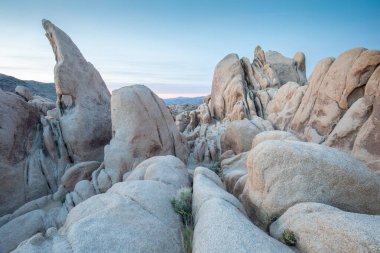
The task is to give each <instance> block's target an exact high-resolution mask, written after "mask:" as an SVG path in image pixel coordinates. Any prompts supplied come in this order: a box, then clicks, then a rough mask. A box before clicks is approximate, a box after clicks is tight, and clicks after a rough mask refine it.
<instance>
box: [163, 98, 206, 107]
mask: <svg viewBox="0 0 380 253" xmlns="http://www.w3.org/2000/svg"><path fill="white" fill-rule="evenodd" d="M203 99H204V97H194V98H187V97H177V98H166V99H164V101H165V103H166V104H167V105H174V104H176V105H183V104H193V105H200V104H202V103H203Z"/></svg>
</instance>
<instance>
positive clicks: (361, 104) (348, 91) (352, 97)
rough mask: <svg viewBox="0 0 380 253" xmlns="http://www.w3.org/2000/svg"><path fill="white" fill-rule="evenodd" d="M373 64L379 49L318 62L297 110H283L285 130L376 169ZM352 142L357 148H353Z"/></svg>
mask: <svg viewBox="0 0 380 253" xmlns="http://www.w3.org/2000/svg"><path fill="white" fill-rule="evenodd" d="M379 65H380V51H377V50H367V49H364V48H355V49H351V50H348V51H346V52H344V53H343V54H341V55H340V56H339V57H338V58H337V59H336V60H334V59H333V58H326V59H323V60H321V61H320V62H319V63H318V65H317V66H316V68H315V70H314V72H313V74H312V75H311V76H310V79H309V86H308V88H307V90H306V91H305V95H304V96H303V98H302V101H301V103H300V105H299V108H298V109H297V111H296V112H295V113H294V114H292V113H293V111H292V112H289V115H288V118H291V121H290V123H288V127H287V128H288V129H289V130H291V131H295V132H298V133H300V134H301V135H303V136H304V137H305V139H306V140H307V141H312V142H316V143H323V142H324V143H325V144H326V145H329V146H333V147H337V148H339V149H342V150H345V151H348V152H351V153H352V154H353V155H354V156H355V157H357V158H358V159H360V160H362V161H363V162H365V163H366V164H367V165H368V166H369V167H370V168H371V169H373V170H374V171H378V170H379V168H380V167H379V166H380V165H379V162H378V161H379V159H380V150H379V148H378V147H379V145H376V144H374V143H375V142H376V143H378V142H379V137H378V135H377V134H376V130H375V129H377V128H378V125H379V122H378V120H376V118H377V116H375V115H376V112H377V111H378V110H376V108H375V105H376V104H377V103H378V101H379V96H377V95H376V94H377V91H378V90H379V80H380V78H379V76H380V68H379ZM272 122H273V121H272ZM274 124H275V125H276V122H274ZM281 127H282V126H281V125H280V126H279V128H281ZM285 128H286V127H285ZM285 128H284V129H285ZM362 128H363V129H362ZM369 128H370V129H369ZM369 136H372V137H369ZM373 136H374V138H373ZM356 139H357V141H356ZM355 143H358V144H357V145H358V147H359V146H360V148H355ZM359 143H360V144H359ZM364 143H366V144H364ZM365 145H366V147H364V146H365Z"/></svg>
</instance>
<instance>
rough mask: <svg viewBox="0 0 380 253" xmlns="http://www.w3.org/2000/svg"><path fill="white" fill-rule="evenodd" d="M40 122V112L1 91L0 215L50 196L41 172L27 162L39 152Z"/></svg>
mask: <svg viewBox="0 0 380 253" xmlns="http://www.w3.org/2000/svg"><path fill="white" fill-rule="evenodd" d="M39 119H40V115H39V113H38V110H36V109H35V108H34V107H32V106H31V105H30V104H28V103H27V102H26V101H25V99H23V98H22V97H20V96H18V95H16V94H14V93H10V92H4V91H2V90H0V144H1V145H0V161H1V162H0V182H1V183H0V203H1V205H0V215H4V214H6V213H8V212H11V211H13V210H15V209H16V208H17V207H19V206H21V205H22V204H24V203H25V202H26V201H29V200H32V199H34V198H37V197H39V196H42V195H47V194H48V193H49V185H48V182H47V181H46V179H45V178H44V175H43V173H42V171H41V170H39V168H38V170H36V169H35V167H34V166H33V165H34V164H33V162H34V161H33V160H32V159H28V156H30V155H32V154H33V153H34V152H38V146H39V142H40V135H41V132H40V131H41V126H40V125H39V124H40V120H39ZM30 167H32V168H30Z"/></svg>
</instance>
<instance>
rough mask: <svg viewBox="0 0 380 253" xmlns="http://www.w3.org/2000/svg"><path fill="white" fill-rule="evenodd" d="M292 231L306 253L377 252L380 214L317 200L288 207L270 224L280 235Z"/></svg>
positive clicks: (273, 231)
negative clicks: (358, 211)
mask: <svg viewBox="0 0 380 253" xmlns="http://www.w3.org/2000/svg"><path fill="white" fill-rule="evenodd" d="M286 230H287V231H291V232H293V233H294V236H295V238H296V240H297V242H296V247H297V248H298V249H299V250H300V251H301V252H305V253H328V252H336V253H349V252H352V253H354V252H370V253H375V252H380V216H379V215H366V214H357V213H349V212H344V211H342V210H339V209H338V208H335V207H331V206H328V205H324V204H320V203H300V204H297V205H295V206H293V207H291V208H289V209H288V210H287V211H286V212H285V213H284V214H283V215H282V216H281V217H280V218H279V219H278V220H276V221H275V222H274V223H273V224H272V225H271V226H270V234H271V235H272V236H273V237H275V238H277V239H280V238H281V237H282V235H283V233H284V231H286Z"/></svg>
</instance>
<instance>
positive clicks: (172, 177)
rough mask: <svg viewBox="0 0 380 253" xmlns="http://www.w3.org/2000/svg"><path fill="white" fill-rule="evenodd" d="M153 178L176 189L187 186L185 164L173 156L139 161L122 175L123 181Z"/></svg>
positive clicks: (187, 179) (188, 182)
mask: <svg viewBox="0 0 380 253" xmlns="http://www.w3.org/2000/svg"><path fill="white" fill-rule="evenodd" d="M132 180H154V181H159V182H164V183H166V184H168V185H169V186H173V187H175V188H176V189H179V188H181V187H186V186H189V184H190V181H189V176H188V172H187V169H186V166H185V164H184V163H183V162H182V161H181V160H180V159H178V158H177V157H175V156H171V155H167V156H154V157H151V158H149V159H147V160H145V161H143V162H142V163H140V164H139V165H138V166H137V167H136V168H135V169H133V170H132V171H131V172H127V173H125V174H124V176H123V181H124V182H128V181H132Z"/></svg>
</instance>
